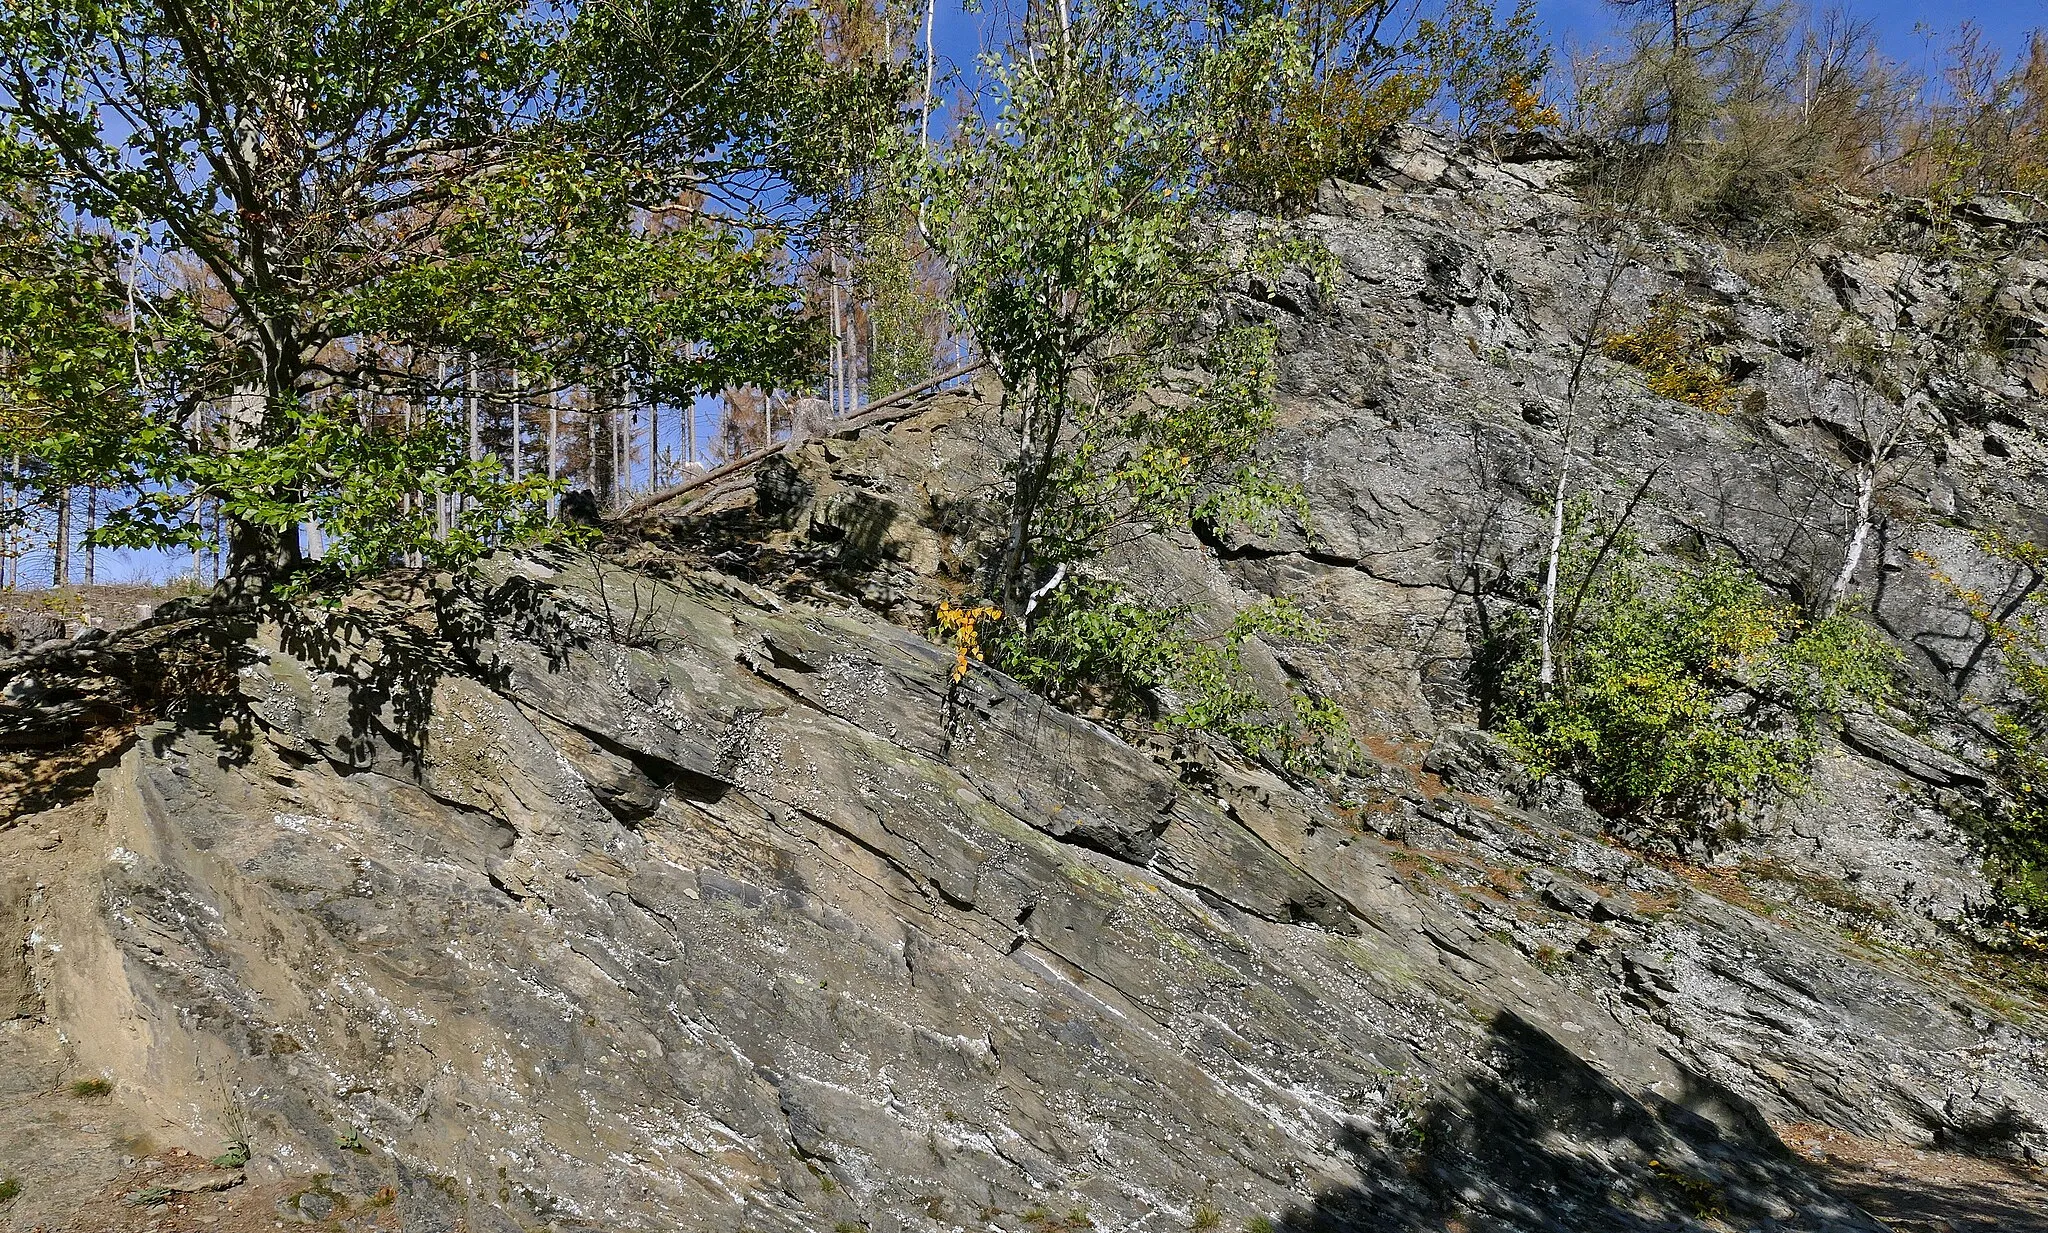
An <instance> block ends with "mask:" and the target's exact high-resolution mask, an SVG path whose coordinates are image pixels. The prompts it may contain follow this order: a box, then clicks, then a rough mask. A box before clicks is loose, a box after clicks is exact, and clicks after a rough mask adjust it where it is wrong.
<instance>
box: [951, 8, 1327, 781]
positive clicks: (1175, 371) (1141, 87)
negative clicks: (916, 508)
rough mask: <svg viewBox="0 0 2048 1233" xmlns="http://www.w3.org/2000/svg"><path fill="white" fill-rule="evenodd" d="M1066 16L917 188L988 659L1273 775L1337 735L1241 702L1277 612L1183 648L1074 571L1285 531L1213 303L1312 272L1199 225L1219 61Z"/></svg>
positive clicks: (1144, 614)
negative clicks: (948, 315) (1254, 270)
mask: <svg viewBox="0 0 2048 1233" xmlns="http://www.w3.org/2000/svg"><path fill="white" fill-rule="evenodd" d="M1063 16H1064V19H1065V20H1064V21H1063V22H1062V23H1061V24H1059V25H1057V26H1054V25H1053V24H1052V23H1051V21H1050V18H1048V19H1047V20H1046V22H1045V23H1044V25H1043V26H1042V27H1040V28H1037V29H1035V30H1034V31H1033V33H1034V34H1035V36H1036V39H1037V41H1036V42H1035V43H1034V44H1033V45H1032V46H1030V47H1028V48H1026V49H1025V50H1024V51H1023V52H1021V53H1020V54H1017V55H1015V56H1012V57H1010V58H1009V59H1008V60H1007V61H1004V62H996V61H993V60H992V61H990V62H988V63H987V70H988V75H989V78H990V81H991V83H992V87H991V88H992V93H993V97H992V98H990V99H989V100H988V101H987V105H986V106H985V108H984V109H983V110H982V112H980V113H978V114H973V115H970V116H969V117H968V118H967V119H966V120H965V121H964V123H963V126H962V127H963V130H964V131H963V132H962V133H961V135H960V139H959V140H958V141H957V142H956V143H955V144H954V145H953V146H952V148H951V149H950V150H948V151H946V152H945V153H944V154H942V155H941V156H940V158H939V159H938V162H937V165H936V166H935V167H933V168H932V169H931V171H930V174H929V179H928V184H929V199H928V203H927V205H928V217H929V218H930V220H931V224H930V225H931V231H932V234H933V238H934V243H935V244H936V245H937V247H938V249H939V251H940V252H941V253H942V254H943V255H944V256H945V258H946V259H947V261H948V264H949V266H950V268H951V274H952V278H953V285H954V287H955V302H956V305H957V306H958V311H959V314H960V318H961V323H962V325H963V326H965V327H966V329H967V331H968V332H970V333H971V335H972V337H973V339H974V341H975V343H976V344H977V346H978V347H979V348H980V350H981V351H982V353H983V354H984V355H985V356H987V357H988V359H989V361H990V363H991V364H992V365H993V366H994V367H995V369H996V371H997V373H998V374H999V375H1000V377H1001V379H1002V383H1003V403H1002V415H1003V418H1004V422H1005V424H1006V425H1007V426H1008V428H1009V430H1010V432H1011V433H1012V434H1013V436H1012V439H1011V444H1012V447H1013V453H1012V459H1011V462H1010V472H1009V476H1008V481H1007V483H1006V484H1005V486H1004V489H1003V492H1002V497H1001V502H1002V505H1003V507H1004V513H1005V523H1006V526H1005V532H1006V533H1005V535H1004V537H1003V541H1002V543H1001V546H1000V548H999V549H998V550H997V552H996V553H995V554H994V559H993V561H992V562H991V563H990V569H989V574H990V577H989V579H988V588H989V593H990V594H991V595H992V596H993V597H994V599H995V600H996V605H995V606H996V608H997V610H998V614H999V620H997V621H996V623H995V625H994V628H993V629H992V630H991V631H990V637H989V640H988V642H987V644H986V645H987V646H988V648H989V650H990V652H991V658H992V660H993V662H995V663H996V664H997V665H998V666H999V667H1002V668H1004V669H1005V670H1007V671H1010V672H1011V673H1012V674H1013V675H1016V676H1017V677H1018V678H1019V679H1021V680H1024V681H1025V682H1026V683H1028V684H1031V685H1033V686H1035V687H1037V688H1039V689H1041V690H1043V691H1045V692H1046V693H1047V694H1048V695H1049V696H1051V697H1053V698H1055V699H1056V700H1058V701H1061V702H1064V703H1067V704H1070V705H1099V706H1102V707H1104V708H1106V709H1107V710H1109V711H1111V712H1114V713H1116V714H1118V715H1130V714H1133V713H1136V714H1147V713H1149V714H1151V715H1152V716H1155V717H1159V718H1163V719H1165V720H1166V721H1167V723H1168V725H1169V726H1175V727H1197V728H1201V729H1203V730H1205V731H1210V732H1214V733H1217V734H1219V735H1223V736H1226V737H1228V738H1230V739H1233V740H1236V741H1237V742H1238V743H1239V744H1240V745H1241V746H1242V747H1244V748H1246V749H1248V750H1252V751H1255V752H1260V753H1266V752H1273V753H1276V754H1278V755H1280V756H1281V757H1282V759H1283V760H1288V759H1290V758H1291V757H1293V755H1296V754H1298V753H1299V752H1300V751H1301V750H1304V749H1310V748H1318V747H1321V746H1322V745H1324V744H1326V743H1327V742H1326V740H1325V739H1324V738H1328V737H1333V736H1335V735H1336V734H1338V733H1340V732H1341V727H1342V724H1341V716H1339V715H1338V714H1337V712H1336V711H1335V708H1334V707H1331V706H1329V705H1327V704H1326V703H1321V702H1318V701H1316V700H1313V699H1310V698H1307V697H1306V696H1304V697H1303V698H1302V699H1300V700H1299V703H1294V702H1290V701H1282V702H1278V703H1275V702H1272V701H1269V700H1267V699H1264V698H1262V697H1261V696H1260V695H1259V694H1258V693H1257V692H1256V691H1255V690H1252V689H1250V688H1249V687H1248V685H1247V684H1246V681H1245V679H1244V674H1243V672H1242V671H1241V669H1242V662H1241V652H1242V648H1243V647H1244V645H1245V643H1246V641H1247V640H1248V639H1250V638H1251V637H1254V636H1274V637H1292V636H1301V635H1303V634H1305V633H1307V632H1308V626H1307V624H1306V622H1304V621H1302V620H1300V619H1298V614H1297V613H1295V612H1294V611H1293V609H1292V608H1291V606H1284V605H1283V606H1280V607H1275V608H1268V607H1264V606H1261V607H1256V608H1254V609H1251V610H1249V611H1248V612H1247V613H1243V614H1239V615H1237V616H1236V617H1234V618H1231V619H1229V620H1226V621H1224V622H1223V626H1224V627H1223V628H1222V629H1221V630H1220V631H1218V632H1217V633H1216V634H1215V635H1214V636H1212V637H1203V636H1201V635H1200V634H1199V633H1197V632H1196V629H1197V626H1198V624H1199V623H1200V622H1201V621H1202V620H1204V619H1206V614H1203V613H1198V612H1196V611H1194V610H1193V609H1192V608H1190V607H1188V606H1186V605H1179V604H1175V603H1172V602H1171V601H1170V600H1167V599H1163V598H1162V597H1159V596H1141V595H1136V594H1134V593H1132V591H1131V590H1130V589H1129V588H1128V587H1127V586H1125V585H1123V584H1122V583H1121V582H1120V581H1119V580H1118V579H1117V578H1115V577H1114V576H1113V574H1112V573H1111V572H1107V571H1104V570H1103V569H1101V568H1098V566H1097V562H1099V561H1100V560H1101V558H1103V557H1104V555H1105V554H1107V553H1109V552H1111V551H1112V550H1113V549H1115V548H1117V547H1118V546H1120V545H1122V544H1124V543H1126V542H1129V541H1130V540H1134V539H1137V538H1140V537H1144V536H1148V535H1155V534H1158V533H1161V532H1171V531H1174V530H1187V529H1189V528H1193V527H1197V526H1201V525H1204V524H1211V523H1221V522H1226V521H1230V520H1244V521H1250V522H1254V523H1258V522H1270V521H1272V520H1274V519H1277V518H1278V517H1279V516H1280V515H1281V514H1282V513H1283V512H1286V511H1288V510H1295V511H1297V512H1300V508H1301V498H1300V495H1299V493H1298V491H1297V490H1295V489H1293V488H1291V487H1289V486H1287V485H1284V484H1281V483H1279V482H1277V481H1275V480H1274V479H1273V478H1272V477H1271V476H1270V475H1269V474H1268V473H1267V472H1266V471H1265V469H1264V468H1262V467H1261V465H1260V463H1259V460H1258V457H1257V451H1258V447H1259V445H1260V443H1261V442H1262V441H1263V440H1264V439H1265V437H1266V436H1267V434H1268V433H1269V432H1270V431H1271V429H1272V426H1273V416H1274V409H1273V400H1272V390H1271V384H1272V382H1271V377H1272V364H1273V347H1274V342H1275V336H1274V333H1273V331H1272V330H1271V329H1270V328H1269V327H1266V326H1263V325H1258V324H1247V323H1242V322H1234V321H1233V320H1232V318H1231V315H1230V313H1229V311H1228V306H1227V304H1226V303H1225V302H1224V301H1225V297H1224V294H1223V293H1224V292H1225V290H1226V288H1227V285H1228V283H1229V281H1230V279H1231V278H1232V277H1233V276H1234V275H1235V274H1236V273H1240V272H1242V271H1243V269H1244V267H1245V266H1246V265H1248V264H1256V265H1260V266H1264V267H1266V272H1267V273H1268V274H1269V275H1270V274H1273V273H1276V271H1275V270H1274V269H1273V268H1272V267H1273V266H1274V265H1276V264H1279V263H1283V262H1286V261H1288V260H1290V259H1293V260H1302V259H1305V258H1306V259H1310V260H1309V263H1310V264H1315V262H1314V261H1313V260H1312V258H1313V254H1312V253H1309V252H1308V251H1307V250H1305V249H1304V250H1301V251H1295V250H1290V249H1288V248H1286V247H1285V246H1277V245H1272V244H1269V243H1266V242H1265V241H1263V240H1258V241H1255V242H1251V243H1247V242H1246V240H1245V237H1244V236H1243V235H1242V234H1241V231H1242V229H1241V228H1240V229H1239V231H1238V232H1233V231H1231V230H1229V229H1227V228H1226V227H1225V226H1224V225H1223V220H1222V218H1221V216H1220V211H1218V209H1217V201H1216V197H1215V195H1214V192H1213V190H1214V188H1215V182H1214V180H1213V178H1212V171H1213V164H1212V163H1211V162H1210V160H1208V159H1207V158H1206V156H1205V151H1206V150H1208V149H1210V148H1212V143H1213V142H1214V141H1215V139H1216V136H1217V134H1218V133H1219V131H1221V129H1222V128H1223V126H1224V125H1226V124H1227V123H1228V122H1229V117H1228V115H1227V114H1223V113H1219V111H1218V110H1217V107H1216V103H1217V100H1218V95H1217V94H1216V92H1215V91H1214V90H1213V88H1212V87H1213V85H1214V83H1215V81H1216V80H1217V74H1218V73H1219V71H1221V70H1224V69H1227V68H1230V67H1232V65H1233V58H1234V57H1236V55H1237V52H1238V50H1239V49H1238V48H1237V47H1236V46H1235V45H1231V44H1226V45H1225V46H1223V47H1221V48H1219V47H1216V46H1214V45H1213V44H1211V43H1209V42H1208V41H1206V38H1205V35H1204V32H1203V31H1202V30H1201V29H1200V28H1199V27H1198V26H1197V25H1196V24H1195V23H1193V22H1191V21H1189V20H1188V19H1187V17H1186V15H1185V14H1184V13H1182V12H1179V11H1177V10H1175V9H1173V8H1170V7H1165V6H1161V5H1153V4H1147V3H1128V2H1125V0H1106V2H1103V3H1096V4H1089V5H1083V6H1079V7H1076V8H1072V9H1069V10H1067V11H1065V13H1064V14H1063ZM1233 236H1234V237H1235V238H1233ZM1233 254H1234V259H1233ZM1323 256H1325V257H1327V252H1326V251H1325V252H1324V253H1323ZM1297 712H1298V713H1297Z"/></svg>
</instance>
